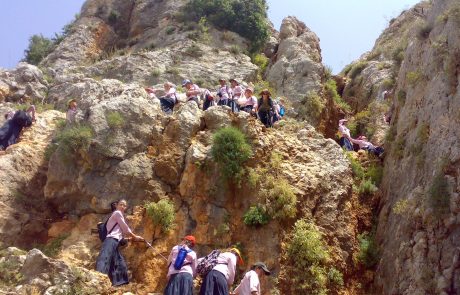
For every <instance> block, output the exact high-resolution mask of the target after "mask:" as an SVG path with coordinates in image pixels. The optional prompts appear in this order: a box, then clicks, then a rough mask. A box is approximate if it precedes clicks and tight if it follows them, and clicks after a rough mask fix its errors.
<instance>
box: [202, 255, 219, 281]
mask: <svg viewBox="0 0 460 295" xmlns="http://www.w3.org/2000/svg"><path fill="white" fill-rule="evenodd" d="M219 255H220V250H212V252H211V253H209V254H208V255H206V256H205V257H204V258H203V259H202V260H201V261H200V263H198V265H197V266H196V272H197V274H199V275H200V276H201V277H203V278H204V277H205V276H206V275H207V274H208V272H210V271H211V270H212V269H213V268H214V266H216V264H217V257H219Z"/></svg>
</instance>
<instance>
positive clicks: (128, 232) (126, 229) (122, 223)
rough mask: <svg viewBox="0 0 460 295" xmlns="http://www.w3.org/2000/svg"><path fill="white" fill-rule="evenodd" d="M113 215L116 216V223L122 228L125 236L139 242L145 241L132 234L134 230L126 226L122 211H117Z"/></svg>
mask: <svg viewBox="0 0 460 295" xmlns="http://www.w3.org/2000/svg"><path fill="white" fill-rule="evenodd" d="M113 214H114V218H115V222H116V223H118V225H119V226H120V228H121V231H122V232H123V234H126V235H128V236H130V237H132V238H133V239H134V240H137V241H142V240H144V238H142V237H141V236H137V235H135V234H134V233H133V232H132V230H131V229H130V228H129V226H128V225H127V224H126V222H125V219H124V218H123V215H122V214H121V212H120V211H115V212H114V213H113Z"/></svg>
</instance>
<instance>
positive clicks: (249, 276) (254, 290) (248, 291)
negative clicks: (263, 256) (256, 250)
mask: <svg viewBox="0 0 460 295" xmlns="http://www.w3.org/2000/svg"><path fill="white" fill-rule="evenodd" d="M265 275H267V276H269V275H270V271H269V270H268V268H267V266H266V265H265V263H263V262H256V263H254V264H253V265H252V267H251V270H250V271H248V272H247V273H246V274H245V275H244V277H243V279H242V280H241V283H240V284H239V285H238V287H236V288H235V290H233V292H230V295H262V292H261V291H260V278H262V277H263V276H265Z"/></svg>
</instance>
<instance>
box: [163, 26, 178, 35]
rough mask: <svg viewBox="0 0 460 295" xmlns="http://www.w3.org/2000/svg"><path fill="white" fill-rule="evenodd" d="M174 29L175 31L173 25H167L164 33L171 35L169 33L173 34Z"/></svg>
mask: <svg viewBox="0 0 460 295" xmlns="http://www.w3.org/2000/svg"><path fill="white" fill-rule="evenodd" d="M175 31H176V28H175V27H173V26H169V27H167V28H166V31H165V33H166V35H171V34H173V33H174V32H175Z"/></svg>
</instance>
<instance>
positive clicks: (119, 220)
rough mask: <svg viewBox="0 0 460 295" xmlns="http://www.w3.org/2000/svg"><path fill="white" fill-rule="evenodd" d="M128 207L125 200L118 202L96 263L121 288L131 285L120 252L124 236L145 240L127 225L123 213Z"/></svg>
mask: <svg viewBox="0 0 460 295" xmlns="http://www.w3.org/2000/svg"><path fill="white" fill-rule="evenodd" d="M127 206H128V203H127V202H126V200H124V199H122V200H119V201H118V202H116V210H115V211H113V212H112V215H111V216H110V218H109V220H108V221H107V224H106V228H107V237H106V238H105V240H104V242H103V243H102V248H101V251H100V252H99V256H98V257H97V262H96V270H97V271H98V272H101V273H104V274H107V275H108V276H109V278H110V281H111V282H112V285H113V286H121V285H125V284H128V283H129V279H128V267H127V266H126V262H125V260H124V259H123V256H121V253H120V250H119V244H120V241H121V240H122V238H123V234H125V235H128V236H130V237H132V238H133V239H134V240H135V241H143V240H144V238H142V237H141V236H137V235H135V234H134V233H133V232H132V231H131V229H130V228H129V226H128V225H127V224H126V222H125V218H124V217H123V213H124V212H125V210H126V208H127ZM112 210H113V209H112Z"/></svg>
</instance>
